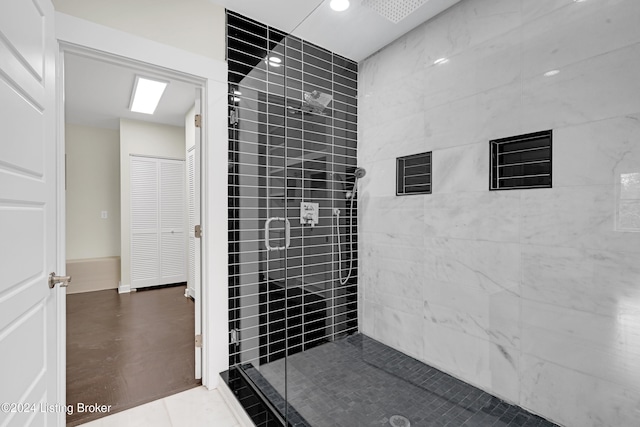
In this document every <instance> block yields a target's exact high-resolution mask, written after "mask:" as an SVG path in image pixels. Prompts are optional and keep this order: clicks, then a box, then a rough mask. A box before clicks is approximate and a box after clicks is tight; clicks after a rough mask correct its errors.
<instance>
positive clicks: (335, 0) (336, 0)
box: [329, 0, 349, 12]
mask: <svg viewBox="0 0 640 427" xmlns="http://www.w3.org/2000/svg"><path fill="white" fill-rule="evenodd" d="M329 6H331V9H333V10H335V11H336V12H343V11H345V10H347V9H349V0H331V3H329Z"/></svg>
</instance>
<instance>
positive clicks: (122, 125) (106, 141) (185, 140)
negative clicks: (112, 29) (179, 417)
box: [63, 49, 202, 425]
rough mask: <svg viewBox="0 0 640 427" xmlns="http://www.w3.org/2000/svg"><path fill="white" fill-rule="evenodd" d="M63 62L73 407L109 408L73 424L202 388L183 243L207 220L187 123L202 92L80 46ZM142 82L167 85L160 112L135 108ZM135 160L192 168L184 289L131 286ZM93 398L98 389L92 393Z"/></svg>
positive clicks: (190, 273)
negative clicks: (138, 80) (136, 87)
mask: <svg viewBox="0 0 640 427" xmlns="http://www.w3.org/2000/svg"><path fill="white" fill-rule="evenodd" d="M63 56H64V70H65V114H64V117H65V128H66V132H65V136H66V138H65V140H66V146H67V150H66V164H67V171H66V183H67V186H66V201H67V208H66V215H67V221H66V222H67V227H66V228H67V233H66V236H67V273H68V274H70V275H72V276H74V283H73V284H72V285H71V287H70V288H68V291H69V292H68V294H69V295H68V296H67V332H68V333H67V404H69V405H73V406H74V407H76V408H77V407H78V406H77V404H79V403H84V404H96V403H98V404H99V405H106V406H107V407H108V406H109V405H111V407H110V408H109V410H108V411H107V412H106V413H101V412H100V411H95V412H89V413H87V412H85V413H83V414H80V413H78V412H75V413H74V414H68V417H67V421H68V423H69V425H77V424H78V423H81V422H86V421H89V420H92V419H96V418H100V417H101V416H106V415H109V414H110V413H114V412H117V411H120V410H124V409H128V408H130V407H133V406H137V405H140V404H143V403H146V402H148V401H151V400H155V399H158V398H161V397H164V396H167V395H170V394H174V393H177V392H180V391H183V390H185V389H187V388H190V387H194V386H196V385H198V384H199V383H200V377H201V366H200V363H201V362H200V361H201V355H200V349H198V348H197V347H196V344H195V337H196V335H197V334H199V332H200V330H201V325H200V313H199V311H200V304H201V301H200V294H199V292H200V291H199V289H200V287H199V284H198V283H196V282H194V281H196V280H197V279H199V277H200V274H199V269H200V263H199V251H196V249H199V247H198V244H194V243H193V240H192V239H188V238H187V235H188V231H189V230H190V229H191V225H192V224H194V223H198V222H199V221H197V220H196V219H195V218H194V217H193V215H195V214H199V196H200V193H199V189H197V188H196V187H198V186H197V184H198V183H199V174H198V170H199V168H198V162H199V155H198V150H199V149H198V148H195V147H198V144H196V139H197V138H199V133H198V132H196V131H194V129H192V128H191V126H190V125H193V123H194V120H193V116H194V115H195V114H196V112H197V110H199V101H200V99H199V97H198V96H197V95H198V94H199V93H201V89H202V84H201V83H198V82H197V81H194V80H193V79H192V78H190V77H189V76H183V75H179V74H174V73H168V72H167V71H166V70H159V69H155V68H154V67H150V66H146V65H143V64H139V63H135V62H133V61H128V60H126V61H125V60H122V59H120V58H114V57H111V56H107V55H102V54H100V53H97V52H93V51H88V50H84V49H83V50H74V49H68V50H64V51H63ZM137 75H143V76H148V77H155V78H158V79H162V80H164V81H168V82H169V84H168V86H167V90H166V92H165V94H164V95H163V97H162V98H161V101H160V104H159V106H158V108H157V110H156V113H155V114H153V116H146V115H145V116H143V115H140V114H137V115H136V114H135V113H131V112H130V111H129V110H128V106H129V101H130V96H131V91H132V86H133V82H134V80H135V76H137ZM180 141H181V142H180ZM167 153H169V154H167ZM134 155H143V156H148V157H154V156H155V157H170V158H171V159H172V160H173V161H174V163H179V162H182V163H183V164H185V163H188V162H189V160H188V159H191V160H192V162H191V163H190V164H191V165H192V166H193V167H190V168H187V167H183V169H184V173H183V174H182V178H183V183H184V197H183V200H182V202H179V203H181V204H182V205H183V206H184V231H185V233H184V239H183V241H184V247H182V248H181V249H182V250H181V251H180V250H179V251H176V250H174V251H173V252H172V253H174V254H175V253H178V252H182V253H184V254H188V256H185V257H184V260H182V259H180V260H177V261H176V260H175V259H174V260H173V262H174V265H179V264H181V263H184V267H185V274H184V281H182V279H180V277H181V276H180V275H176V276H174V277H176V280H178V282H177V283H176V282H173V283H170V284H169V285H176V286H168V285H167V284H166V283H165V282H157V283H158V285H160V284H163V285H165V286H161V287H160V286H154V282H148V283H147V286H144V287H137V286H136V285H134V286H132V281H131V279H130V278H131V276H132V270H134V269H135V265H134V264H135V261H134V260H133V258H134V256H135V254H134V253H132V248H134V246H133V245H132V242H131V236H132V235H133V234H132V233H130V229H131V211H132V209H133V208H132V204H131V203H130V201H131V198H132V195H131V191H130V188H129V187H130V186H129V185H127V184H129V183H130V181H131V180H132V179H133V178H132V176H131V170H130V169H129V167H128V166H130V163H129V160H130V158H131V157H132V156H134ZM190 156H191V157H190ZM174 182H175V181H174ZM189 184H190V185H192V186H193V187H191V188H190V187H189V186H188V185H189ZM191 196H195V197H191ZM194 198H195V200H192V199H194ZM168 233H169V235H170V236H172V237H175V236H176V234H177V233H175V230H174V232H171V231H169V232H168ZM192 234H193V233H192ZM168 240H169V239H165V242H166V241H168ZM174 240H175V238H174ZM196 252H198V253H196ZM136 288H137V289H136ZM136 290H137V292H136ZM131 291H133V292H131ZM91 390H93V391H95V392H96V393H94V394H92V395H90V394H91V393H89V392H90V391H91ZM94 397H95V398H94ZM87 399H89V400H91V402H89V401H87ZM93 400H97V401H93Z"/></svg>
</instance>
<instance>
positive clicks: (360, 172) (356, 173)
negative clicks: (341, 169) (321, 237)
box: [333, 168, 367, 285]
mask: <svg viewBox="0 0 640 427" xmlns="http://www.w3.org/2000/svg"><path fill="white" fill-rule="evenodd" d="M366 174H367V171H366V170H365V169H364V168H356V170H355V171H354V172H353V175H354V176H355V181H354V182H353V189H352V191H347V192H346V194H345V196H346V198H347V199H351V206H350V208H349V217H350V222H349V273H348V274H347V277H346V278H344V279H343V278H342V268H341V267H342V245H341V243H340V209H338V208H335V209H334V210H333V213H334V214H335V216H336V234H337V235H338V274H339V276H340V284H341V285H345V284H346V283H347V281H349V279H350V278H351V272H352V271H353V201H354V200H355V198H356V192H357V191H358V180H359V179H360V178H363V177H364V176H365V175H366Z"/></svg>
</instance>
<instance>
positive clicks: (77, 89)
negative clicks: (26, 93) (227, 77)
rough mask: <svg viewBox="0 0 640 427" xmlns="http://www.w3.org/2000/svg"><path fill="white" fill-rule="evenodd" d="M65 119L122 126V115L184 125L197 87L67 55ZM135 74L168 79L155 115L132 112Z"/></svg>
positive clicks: (100, 125)
mask: <svg viewBox="0 0 640 427" xmlns="http://www.w3.org/2000/svg"><path fill="white" fill-rule="evenodd" d="M64 65H65V70H64V78H65V121H66V122H67V123H72V124H77V125H83V126H92V127H99V128H108V129H119V127H120V118H121V117H122V118H125V119H132V120H142V121H148V122H154V123H163V124H168V125H174V126H184V118H185V115H186V113H187V111H189V109H190V108H191V107H192V106H193V103H194V100H195V86H194V85H193V84H189V83H185V82H182V81H178V80H175V79H170V78H167V76H164V75H163V76H159V75H155V74H154V73H153V72H146V71H145V72H140V71H135V70H133V69H132V68H128V67H124V66H121V65H116V64H114V63H111V62H105V61H102V60H98V59H94V58H90V57H85V56H79V55H76V54H70V53H67V54H65V59H64ZM136 74H140V75H141V76H146V77H156V78H159V79H160V80H164V81H169V84H168V85H167V89H166V90H165V93H164V94H163V95H162V98H161V99H160V103H159V104H158V108H157V109H156V112H155V114H153V115H149V114H142V113H133V112H131V111H129V103H130V102H131V91H132V89H133V85H134V83H135V78H136Z"/></svg>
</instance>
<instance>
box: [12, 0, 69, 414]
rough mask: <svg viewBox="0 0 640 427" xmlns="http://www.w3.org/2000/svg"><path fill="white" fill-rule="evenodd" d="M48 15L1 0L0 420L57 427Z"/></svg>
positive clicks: (34, 4) (52, 47) (59, 348)
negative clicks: (51, 276)
mask: <svg viewBox="0 0 640 427" xmlns="http://www.w3.org/2000/svg"><path fill="white" fill-rule="evenodd" d="M53 19H54V10H53V6H52V4H51V2H50V1H49V0H32V1H24V0H4V1H2V2H0V130H1V132H2V136H1V138H2V141H1V142H0V272H1V275H2V280H0V384H1V385H0V403H2V404H4V403H8V404H9V407H6V405H5V406H3V407H2V410H0V425H2V426H55V425H59V426H62V425H64V416H65V412H64V410H61V409H62V408H63V407H64V403H65V401H64V399H65V396H64V372H63V367H64V360H63V359H64V319H63V317H62V316H63V315H64V311H62V309H63V308H64V297H65V292H64V289H61V288H60V286H59V285H56V286H55V287H54V288H53V289H50V288H49V286H48V274H49V273H50V272H53V271H56V264H57V263H58V257H57V255H58V253H57V251H58V246H57V245H58V243H59V242H58V241H57V236H58V234H57V231H58V230H57V202H56V198H57V192H56V186H57V174H58V168H57V167H56V68H55V67H56V51H57V48H56V40H55V32H54V27H53ZM59 267H61V268H63V264H62V263H60V265H59ZM58 273H64V272H63V271H58ZM24 403H31V404H36V406H32V407H28V408H25V407H24V406H20V405H21V404H24ZM40 404H45V405H49V406H44V407H41V406H40ZM56 405H57V406H56ZM41 408H44V409H45V410H41ZM7 409H9V410H8V411H7Z"/></svg>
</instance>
